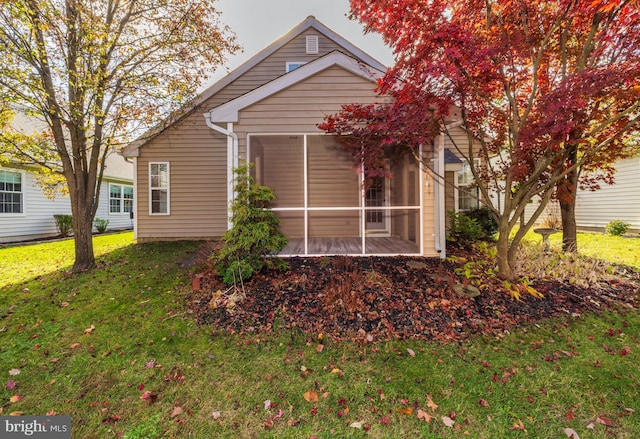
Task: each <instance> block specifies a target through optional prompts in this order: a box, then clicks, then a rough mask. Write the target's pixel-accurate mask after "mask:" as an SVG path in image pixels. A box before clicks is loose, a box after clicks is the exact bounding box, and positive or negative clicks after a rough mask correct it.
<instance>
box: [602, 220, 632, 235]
mask: <svg viewBox="0 0 640 439" xmlns="http://www.w3.org/2000/svg"><path fill="white" fill-rule="evenodd" d="M630 227H631V224H629V223H627V222H624V221H622V220H613V221H610V222H609V224H607V227H606V228H605V229H604V231H605V233H606V234H607V235H613V236H622V235H624V234H625V233H627V231H628V230H629V228H630Z"/></svg>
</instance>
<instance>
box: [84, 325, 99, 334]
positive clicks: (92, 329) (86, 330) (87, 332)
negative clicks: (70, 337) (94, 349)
mask: <svg viewBox="0 0 640 439" xmlns="http://www.w3.org/2000/svg"><path fill="white" fill-rule="evenodd" d="M95 329H96V327H95V326H94V325H91V326H89V327H88V328H87V329H85V330H84V333H85V334H91V333H92V332H93V331H94V330H95Z"/></svg>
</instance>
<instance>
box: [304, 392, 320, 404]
mask: <svg viewBox="0 0 640 439" xmlns="http://www.w3.org/2000/svg"><path fill="white" fill-rule="evenodd" d="M302 396H304V399H305V401H307V402H317V401H318V394H317V393H316V392H314V391H313V390H307V391H306V392H304V395H302Z"/></svg>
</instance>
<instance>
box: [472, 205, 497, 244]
mask: <svg viewBox="0 0 640 439" xmlns="http://www.w3.org/2000/svg"><path fill="white" fill-rule="evenodd" d="M464 214H465V215H466V216H468V217H469V218H473V219H475V220H476V221H478V224H480V227H482V230H483V232H484V236H483V239H486V240H491V239H493V236H494V235H495V234H496V233H498V222H497V221H496V219H495V217H494V216H493V213H492V212H491V209H489V208H488V207H486V206H482V207H480V208H478V209H471V210H467V211H465V212H464Z"/></svg>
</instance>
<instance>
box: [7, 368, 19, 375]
mask: <svg viewBox="0 0 640 439" xmlns="http://www.w3.org/2000/svg"><path fill="white" fill-rule="evenodd" d="M9 375H11V376H16V375H20V369H11V370H9Z"/></svg>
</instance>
